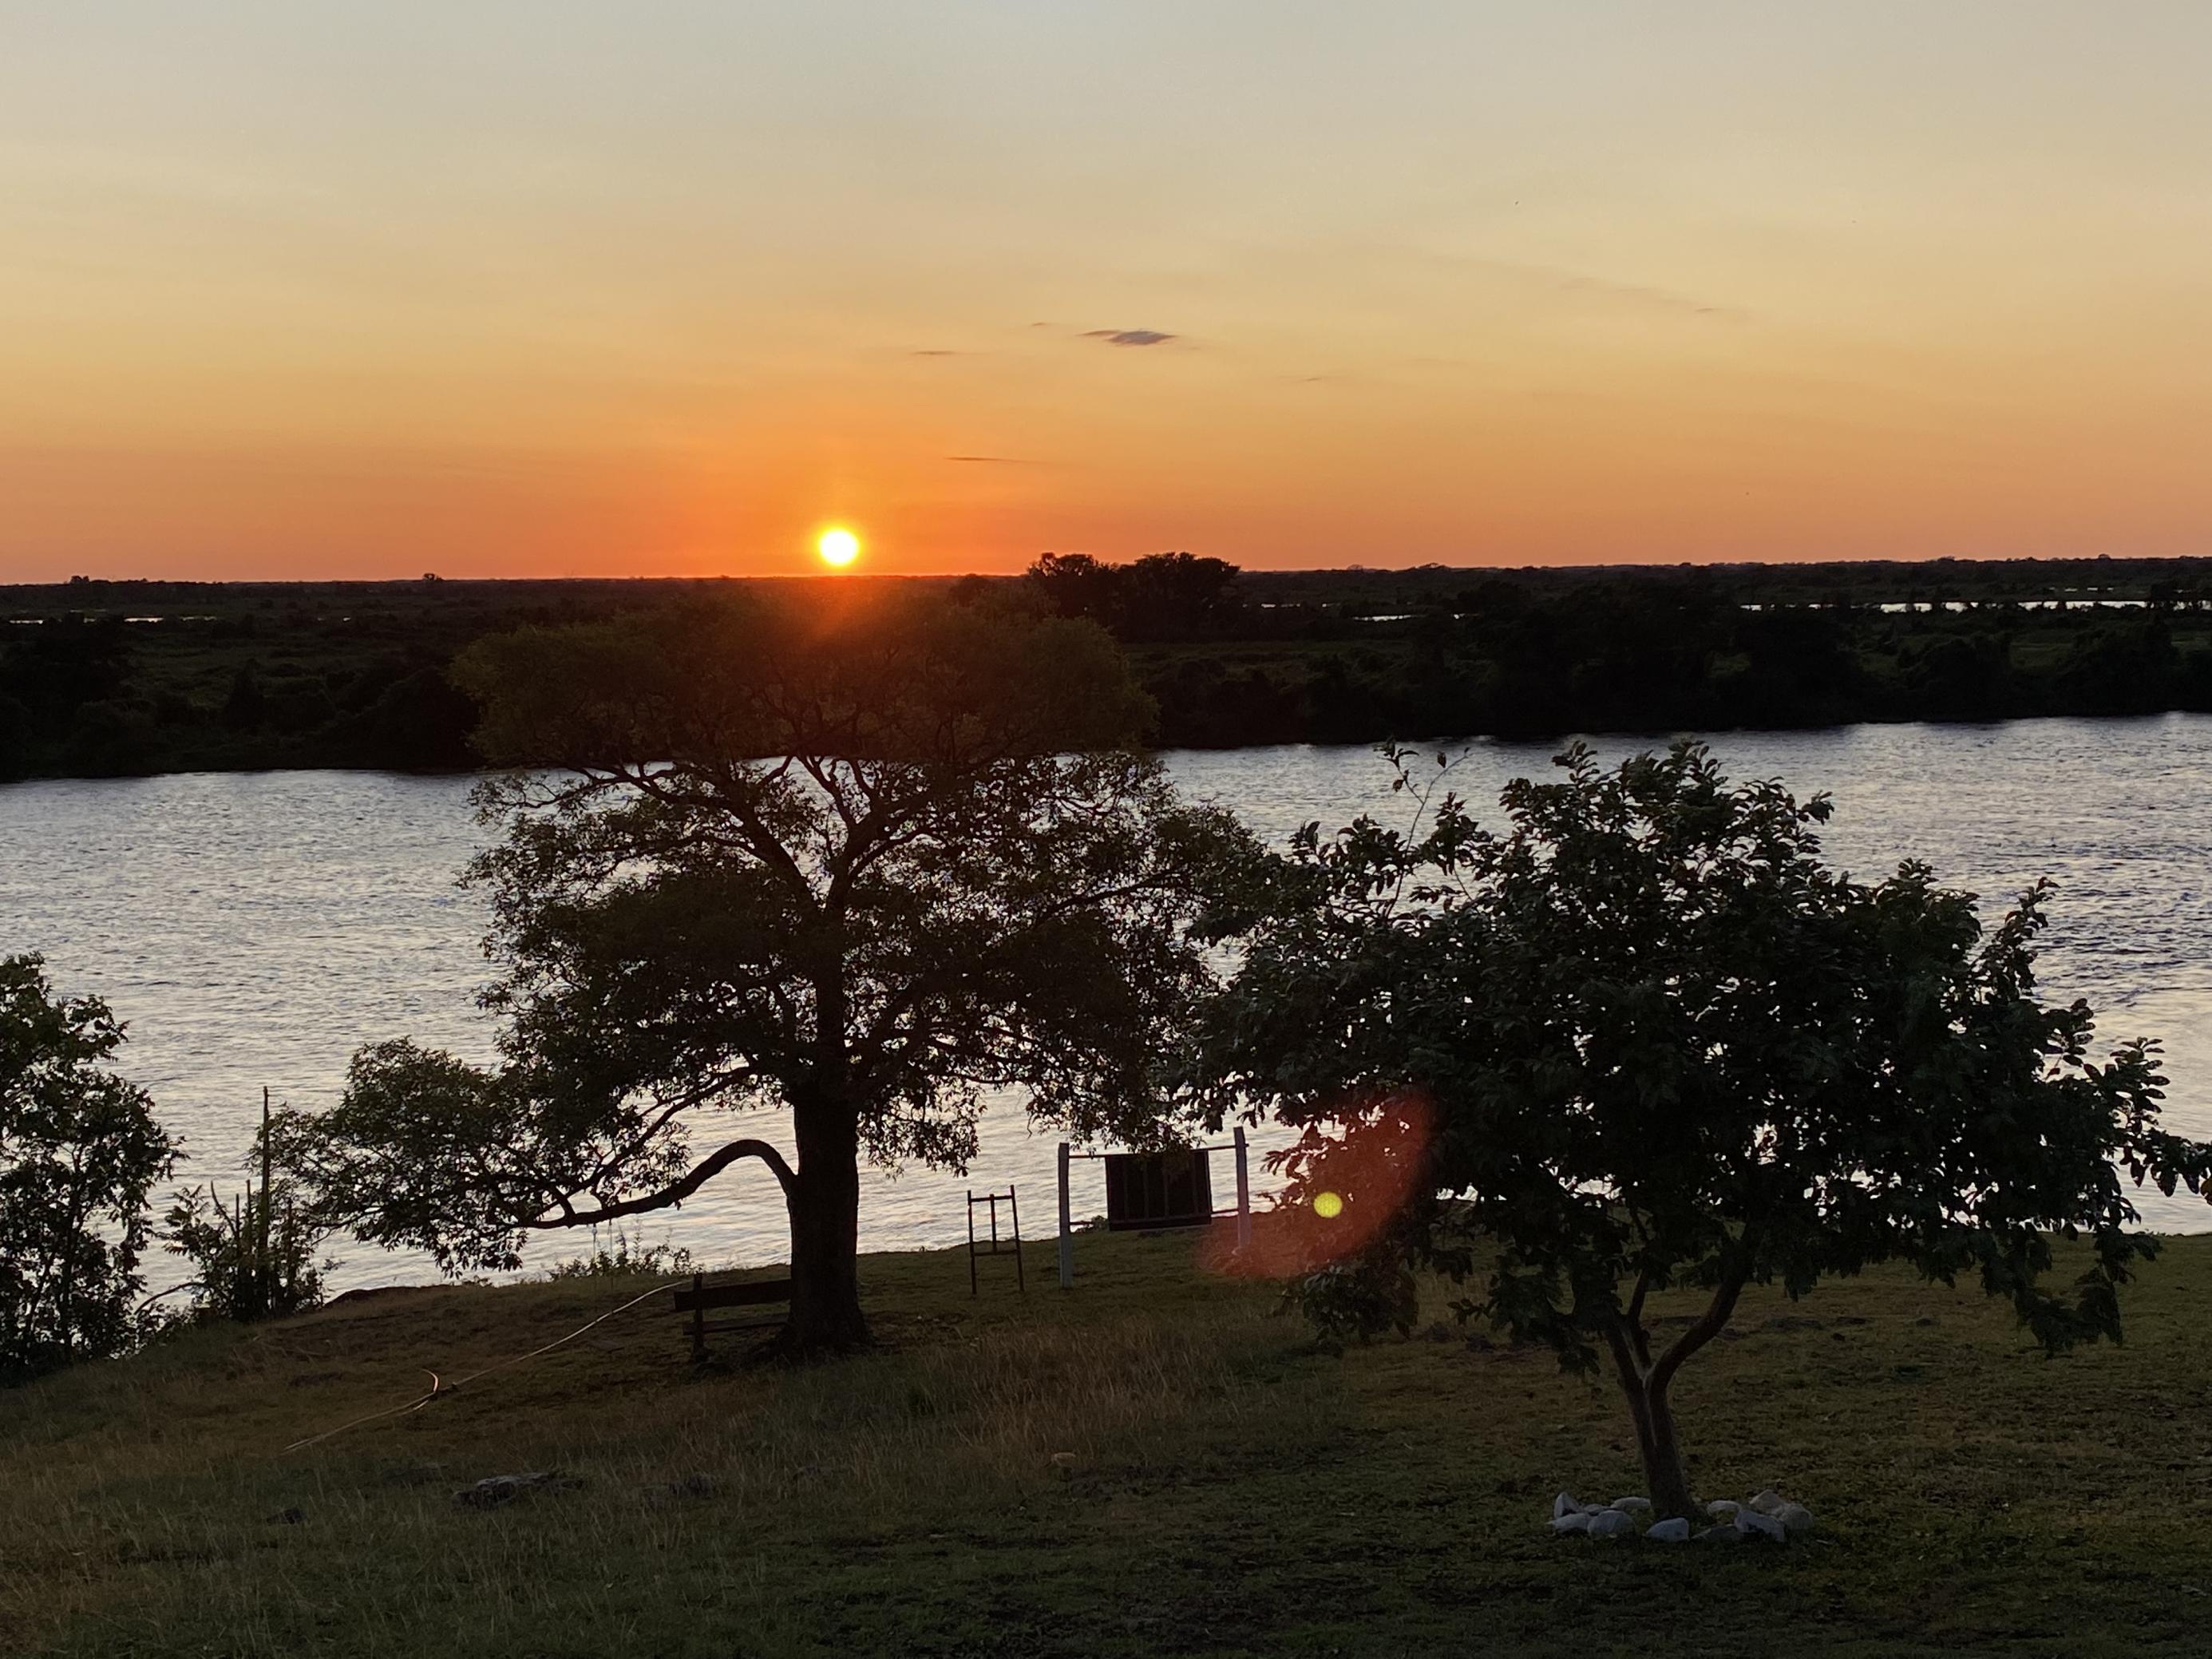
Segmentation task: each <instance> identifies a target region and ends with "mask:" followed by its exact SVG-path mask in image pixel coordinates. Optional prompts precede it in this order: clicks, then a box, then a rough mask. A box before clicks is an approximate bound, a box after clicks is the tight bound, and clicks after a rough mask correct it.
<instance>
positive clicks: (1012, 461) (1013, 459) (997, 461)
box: [945, 455, 1036, 466]
mask: <svg viewBox="0 0 2212 1659" xmlns="http://www.w3.org/2000/svg"><path fill="white" fill-rule="evenodd" d="M945 459H946V460H948V461H981V462H982V463H984V464H986V465H991V466H1035V465H1036V462H1035V461H1025V460H1024V459H1022V458H1021V457H1020V456H1018V455H947V456H946V457H945Z"/></svg>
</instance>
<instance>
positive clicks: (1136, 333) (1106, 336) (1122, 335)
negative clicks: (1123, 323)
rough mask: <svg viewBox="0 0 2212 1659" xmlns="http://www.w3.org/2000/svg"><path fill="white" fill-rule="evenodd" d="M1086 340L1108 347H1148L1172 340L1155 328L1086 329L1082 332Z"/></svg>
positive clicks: (1169, 336)
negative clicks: (1105, 344) (1102, 342)
mask: <svg viewBox="0 0 2212 1659" xmlns="http://www.w3.org/2000/svg"><path fill="white" fill-rule="evenodd" d="M1083 337H1084V338H1085V339H1086V340H1103V341H1105V342H1106V343H1107V344H1108V345H1121V346H1148V345H1158V344H1160V343H1163V342H1164V341H1168V340H1172V339H1174V338H1175V336H1174V335H1172V334H1163V333H1162V332H1161V331H1159V330H1158V329H1156V328H1087V329H1085V330H1084V331H1083Z"/></svg>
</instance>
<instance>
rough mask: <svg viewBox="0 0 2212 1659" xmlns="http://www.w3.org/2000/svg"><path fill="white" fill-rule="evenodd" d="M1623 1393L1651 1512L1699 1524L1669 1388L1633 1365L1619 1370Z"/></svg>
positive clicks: (1701, 1518) (1700, 1518)
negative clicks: (1642, 1470) (1675, 1424)
mask: <svg viewBox="0 0 2212 1659" xmlns="http://www.w3.org/2000/svg"><path fill="white" fill-rule="evenodd" d="M1619 1370H1620V1391H1621V1392H1622V1393H1623V1394H1624V1395H1627V1397H1628V1415H1629V1417H1630V1419H1632V1421H1633V1422H1634V1423H1635V1425H1636V1449H1637V1450H1638V1452H1640V1453H1641V1454H1642V1455H1643V1458H1644V1486H1645V1488H1646V1489H1647V1495H1648V1496H1649V1497H1650V1499H1651V1508H1652V1512H1653V1513H1654V1514H1655V1515H1656V1516H1658V1517H1659V1518H1660V1519H1661V1520H1662V1521H1663V1520H1667V1519H1668V1518H1670V1517H1672V1516H1678V1515H1679V1516H1687V1517H1688V1518H1689V1519H1690V1520H1692V1521H1693V1522H1695V1521H1700V1520H1703V1519H1704V1516H1701V1515H1699V1513H1697V1511H1696V1510H1695V1508H1694V1506H1693V1505H1692V1502H1691V1498H1690V1478H1689V1476H1688V1474H1686V1473H1685V1472H1684V1470H1683V1468H1682V1449H1681V1443H1680V1441H1679V1440H1677V1439H1676V1437H1675V1435H1674V1411H1673V1409H1672V1408H1671V1407H1669V1406H1668V1403H1667V1385H1666V1383H1665V1382H1663V1381H1662V1382H1660V1383H1656V1385H1655V1384H1654V1383H1653V1382H1652V1380H1651V1379H1650V1376H1646V1375H1643V1374H1641V1368H1640V1367H1637V1366H1635V1365H1633V1364H1631V1365H1627V1366H1622V1367H1620V1368H1619Z"/></svg>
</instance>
